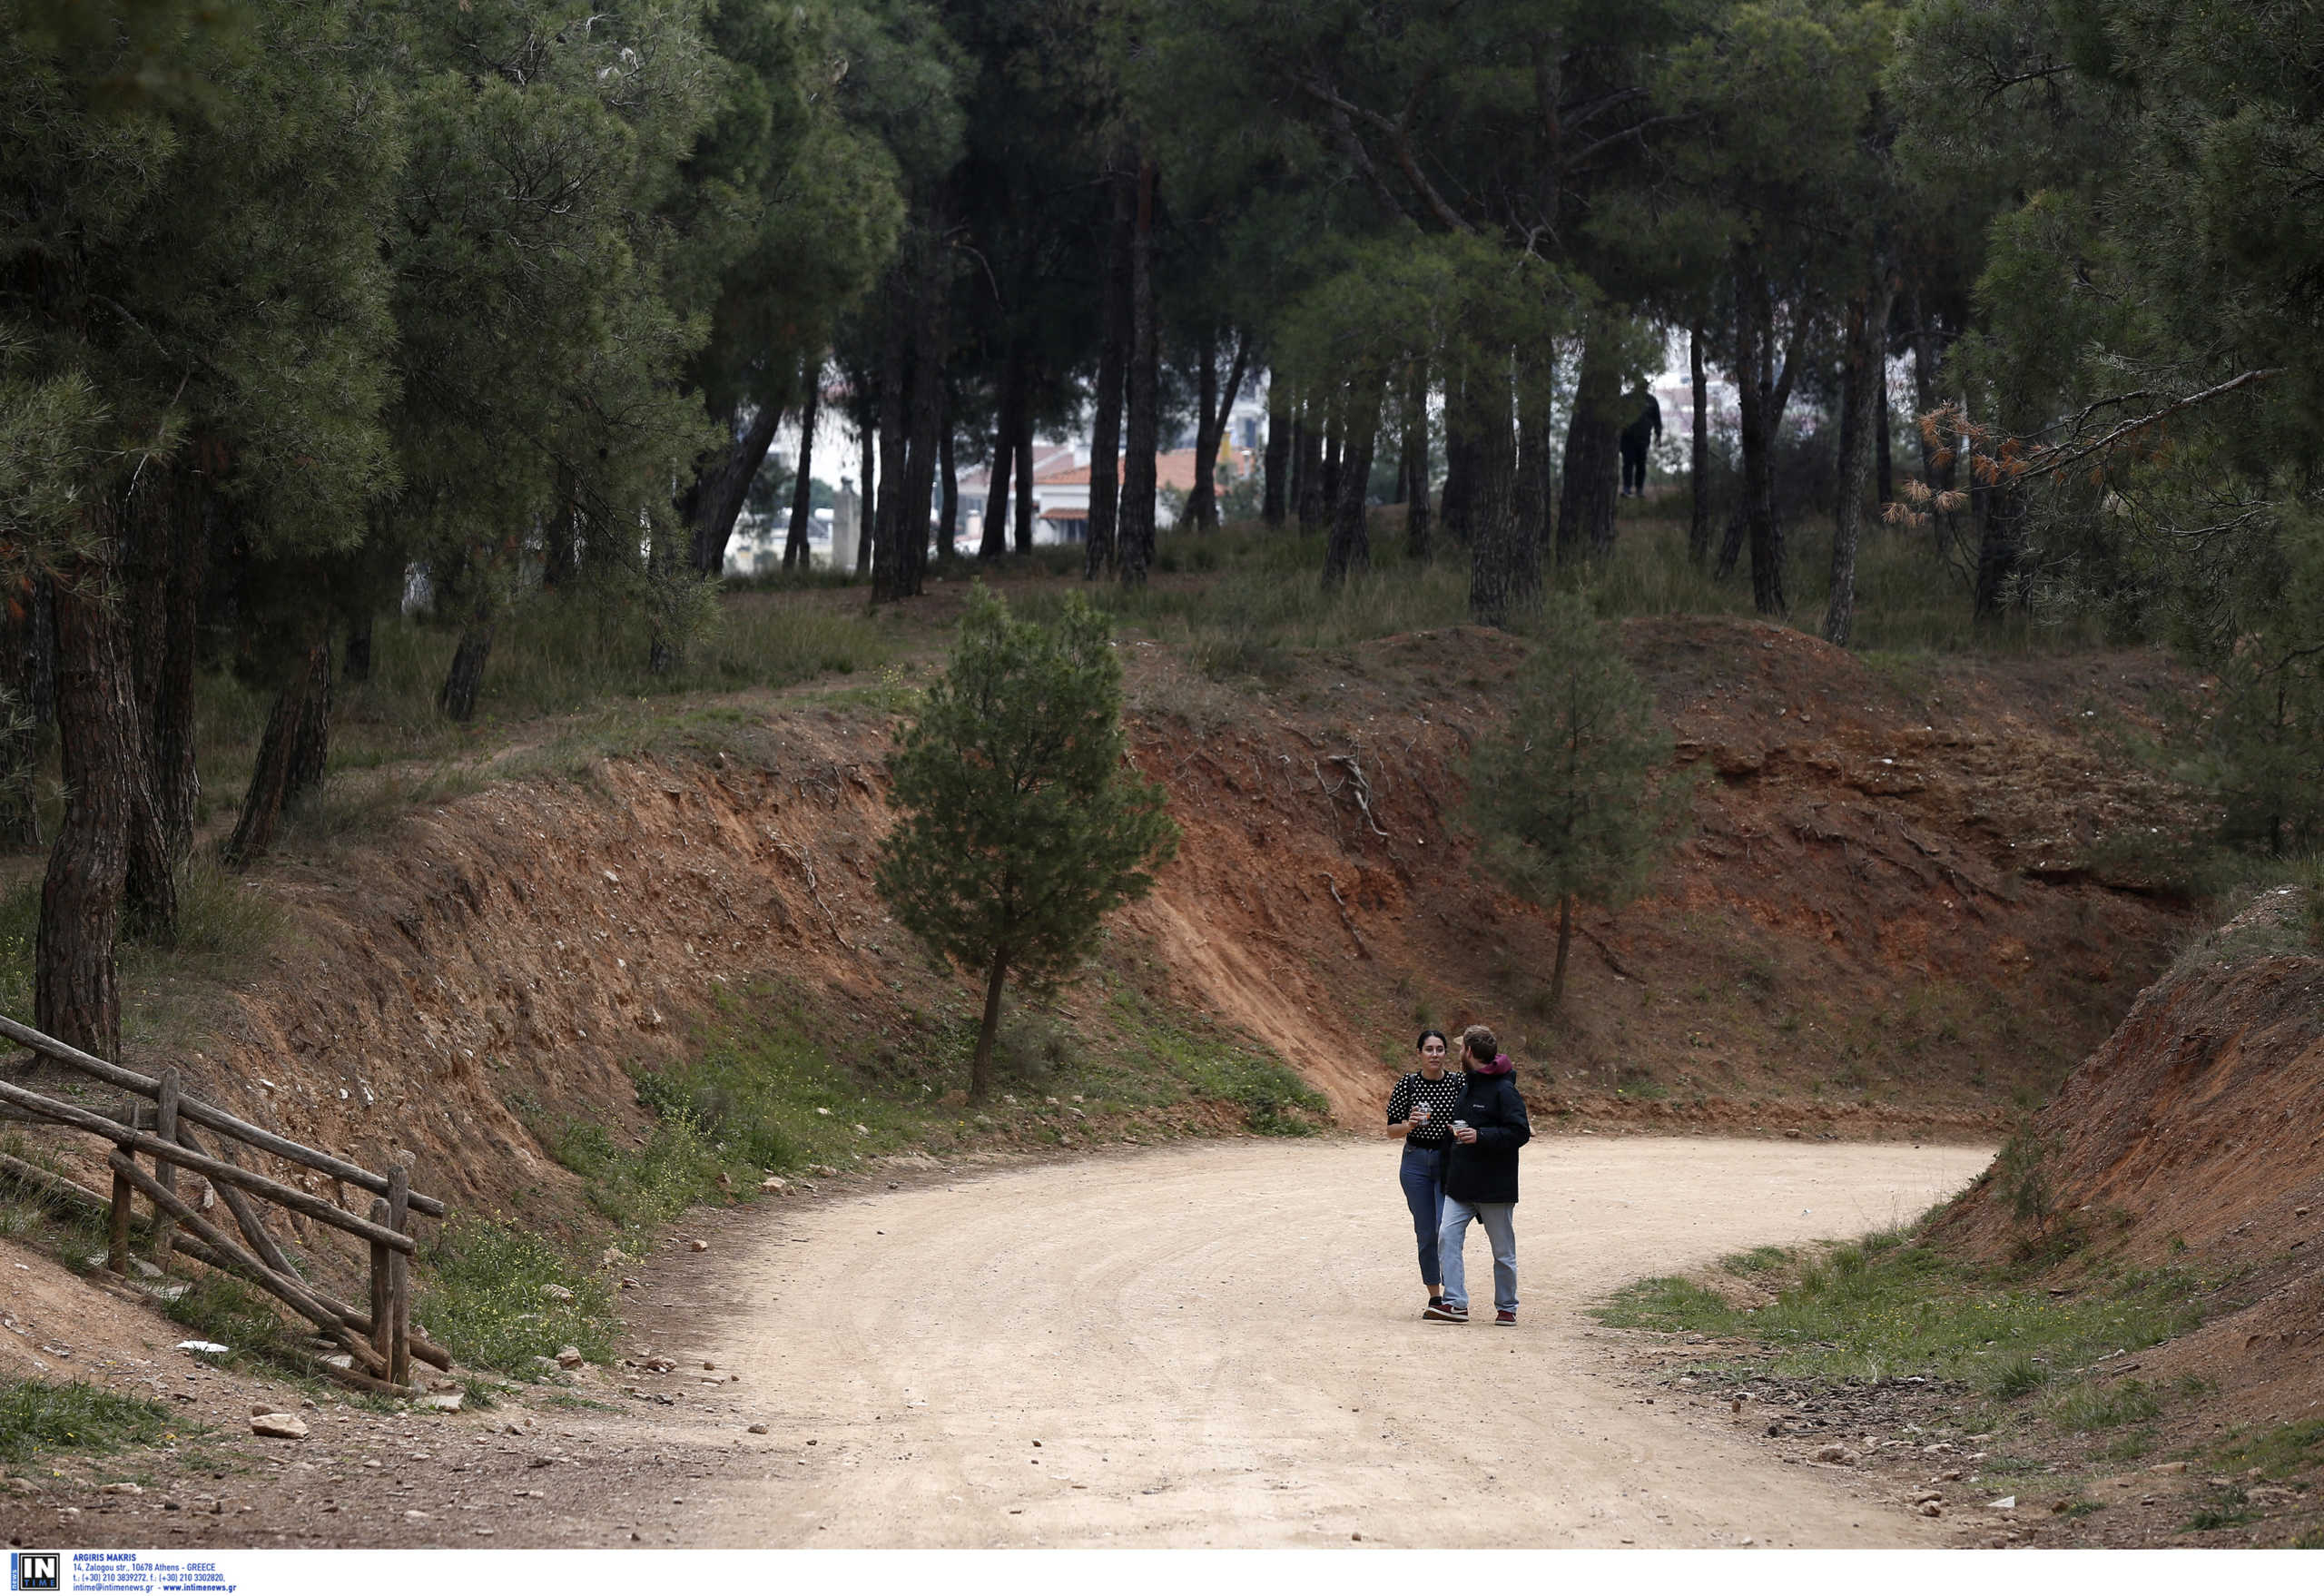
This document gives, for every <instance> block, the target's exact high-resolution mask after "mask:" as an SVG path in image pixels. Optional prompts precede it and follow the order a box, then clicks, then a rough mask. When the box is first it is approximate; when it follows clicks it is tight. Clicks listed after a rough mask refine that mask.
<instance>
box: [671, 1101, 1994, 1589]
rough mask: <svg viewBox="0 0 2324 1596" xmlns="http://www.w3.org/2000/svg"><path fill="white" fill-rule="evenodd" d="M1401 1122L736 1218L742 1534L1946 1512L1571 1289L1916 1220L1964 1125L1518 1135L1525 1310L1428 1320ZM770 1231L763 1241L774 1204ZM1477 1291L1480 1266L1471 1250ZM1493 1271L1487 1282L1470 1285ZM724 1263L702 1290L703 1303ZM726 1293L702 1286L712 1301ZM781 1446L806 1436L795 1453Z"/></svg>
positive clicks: (1489, 1537)
mask: <svg viewBox="0 0 2324 1596" xmlns="http://www.w3.org/2000/svg"><path fill="white" fill-rule="evenodd" d="M1395 1157H1396V1153H1395V1149H1394V1148H1393V1147H1391V1146H1388V1145H1385V1144H1381V1145H1369V1146H1367V1145H1364V1144H1361V1143H1353V1142H1334V1143H1324V1144H1312V1143H1311V1144H1300V1143H1236V1144H1224V1145H1222V1144H1208V1145H1204V1146H1198V1147H1190V1148H1171V1149H1167V1150H1158V1151H1155V1152H1150V1153H1146V1154H1142V1155H1135V1156H1131V1157H1128V1158H1118V1159H1101V1160H1096V1161H1090V1162H1081V1163H1071V1164H1056V1165H1050V1166H1046V1167H1038V1168H1031V1169H1024V1170H1019V1171H1014V1172H1010V1173H1006V1174H1000V1175H995V1176H992V1177H984V1178H979V1179H972V1180H971V1179H962V1180H960V1181H958V1182H956V1183H954V1184H952V1185H950V1186H949V1187H947V1186H943V1185H937V1186H934V1187H924V1188H921V1189H919V1190H911V1191H891V1192H883V1193H875V1194H872V1195H869V1196H866V1197H862V1198H858V1199H853V1200H847V1201H842V1202H840V1203H835V1204H832V1205H830V1206H827V1207H815V1208H810V1209H794V1210H793V1211H791V1212H790V1213H788V1214H783V1215H778V1216H773V1217H770V1220H769V1221H768V1222H767V1223H766V1225H765V1226H763V1227H757V1226H752V1227H736V1230H737V1233H736V1234H734V1235H733V1236H731V1238H730V1239H729V1240H728V1241H726V1242H724V1244H722V1246H723V1247H731V1246H745V1245H747V1246H750V1247H751V1249H752V1250H751V1251H749V1252H748V1253H746V1254H745V1256H743V1258H742V1259H741V1260H740V1261H739V1262H737V1261H735V1260H734V1259H733V1258H731V1257H729V1258H726V1259H724V1260H722V1266H721V1268H720V1270H719V1276H720V1280H719V1284H718V1286H717V1287H715V1288H714V1289H715V1292H716V1295H717V1296H727V1295H728V1294H729V1293H730V1292H731V1293H732V1294H733V1295H734V1300H735V1301H736V1302H737V1304H738V1306H737V1308H736V1309H735V1310H734V1311H733V1312H732V1313H729V1314H719V1313H715V1312H712V1313H708V1314H704V1315H701V1316H700V1317H699V1318H697V1319H696V1320H695V1321H694V1324H693V1325H690V1326H689V1328H690V1330H691V1331H692V1333H693V1334H694V1335H701V1336H704V1337H715V1338H716V1340H715V1342H714V1343H713V1342H708V1341H705V1345H719V1346H720V1347H721V1348H722V1350H723V1351H724V1355H725V1361H726V1363H727V1364H729V1366H732V1367H734V1368H735V1369H736V1371H737V1372H738V1373H739V1374H741V1376H742V1381H743V1384H742V1385H741V1387H740V1388H739V1390H738V1391H737V1393H736V1394H738V1395H741V1396H743V1398H744V1399H745V1400H746V1401H747V1402H748V1403H750V1404H752V1405H753V1406H754V1407H755V1408H756V1410H757V1411H758V1412H759V1413H760V1414H762V1415H763V1417H764V1418H765V1419H767V1420H769V1421H771V1422H772V1427H773V1432H774V1433H775V1434H776V1435H777V1436H783V1435H785V1434H791V1435H796V1436H803V1437H812V1438H813V1439H814V1441H815V1442H816V1445H815V1446H814V1447H813V1448H812V1450H809V1449H805V1448H799V1455H797V1456H795V1457H793V1459H792V1460H791V1463H792V1466H791V1467H789V1468H785V1467H783V1459H782V1458H780V1457H774V1458H769V1459H767V1460H766V1461H767V1462H768V1463H772V1464H773V1465H774V1466H773V1467H770V1468H767V1469H765V1470H763V1471H760V1470H741V1471H736V1473H734V1475H732V1476H730V1477H729V1479H728V1481H727V1484H728V1487H729V1488H728V1490H727V1491H726V1492H725V1493H723V1500H719V1501H717V1502H714V1503H701V1502H700V1499H699V1498H697V1499H696V1500H697V1503H699V1511H700V1516H699V1517H694V1514H692V1513H690V1514H689V1515H688V1516H689V1517H690V1518H692V1519H693V1522H691V1523H689V1524H688V1525H687V1526H686V1527H685V1529H684V1532H683V1534H684V1539H685V1540H687V1541H690V1542H695V1543H697V1544H700V1543H707V1544H712V1545H726V1546H751V1545H759V1546H938V1547H976V1546H1024V1545H1045V1546H1062V1545H1078V1546H1093V1545H1094V1546H1198V1545H1219V1546H1320V1545H1332V1544H1345V1543H1346V1542H1348V1541H1349V1539H1350V1537H1351V1536H1354V1535H1358V1534H1360V1535H1362V1537H1363V1538H1364V1541H1365V1542H1380V1543H1384V1544H1387V1545H1391V1546H1398V1545H1452V1546H1551V1547H1556V1546H1611V1545H1617V1544H1626V1543H1631V1542H1635V1543H1636V1544H1638V1545H1641V1546H1725V1545H1734V1544H1738V1543H1739V1542H1741V1541H1742V1540H1743V1539H1744V1538H1745V1537H1746V1536H1748V1537H1750V1538H1752V1539H1753V1540H1754V1541H1756V1542H1758V1544H1761V1545H1769V1544H1773V1545H1799V1546H1899V1545H1928V1544H1935V1543H1936V1542H1937V1539H1938V1534H1937V1532H1936V1530H1935V1526H1933V1525H1927V1524H1925V1522H1924V1521H1921V1520H1918V1519H1913V1518H1908V1517H1906V1516H1905V1514H1904V1513H1903V1512H1902V1511H1901V1510H1899V1509H1897V1508H1895V1507H1892V1506H1886V1505H1880V1504H1876V1503H1874V1502H1869V1501H1864V1500H1859V1499H1857V1498H1856V1497H1854V1496H1852V1495H1851V1494H1850V1483H1849V1481H1848V1479H1847V1478H1846V1477H1845V1476H1841V1475H1838V1474H1837V1473H1826V1472H1823V1471H1812V1472H1811V1471H1807V1470H1801V1469H1797V1468H1787V1467H1783V1466H1780V1465H1773V1464H1770V1463H1768V1461H1767V1459H1766V1458H1765V1457H1764V1455H1762V1454H1759V1453H1754V1452H1752V1451H1750V1450H1748V1449H1747V1448H1746V1447H1745V1446H1744V1445H1743V1444H1741V1443H1740V1442H1739V1441H1729V1440H1728V1438H1727V1437H1725V1436H1723V1435H1721V1434H1718V1433H1716V1432H1712V1431H1706V1430H1705V1429H1703V1428H1702V1427H1700V1426H1699V1425H1691V1424H1687V1423H1685V1422H1683V1421H1681V1420H1680V1418H1679V1416H1678V1415H1677V1414H1675V1413H1672V1412H1670V1411H1669V1410H1668V1409H1657V1408H1653V1407H1649V1406H1646V1405H1644V1404H1642V1403H1641V1402H1640V1399H1639V1398H1638V1397H1637V1396H1636V1395H1635V1394H1631V1393H1630V1392H1629V1391H1627V1390H1626V1389H1625V1388H1624V1387H1623V1386H1622V1385H1621V1384H1619V1383H1618V1382H1616V1381H1613V1380H1610V1379H1601V1378H1598V1377H1595V1376H1596V1374H1597V1371H1598V1370H1599V1369H1600V1366H1601V1365H1602V1364H1604V1363H1605V1361H1607V1360H1609V1359H1611V1358H1612V1357H1613V1356H1614V1355H1615V1354H1614V1352H1613V1350H1612V1349H1611V1347H1610V1346H1609V1345H1604V1344H1602V1343H1600V1340H1599V1339H1598V1333H1597V1332H1596V1331H1595V1330H1594V1329H1593V1327H1592V1326H1591V1325H1590V1321H1589V1320H1588V1319H1587V1318H1586V1317H1585V1316H1584V1315H1582V1314H1581V1305H1583V1304H1585V1303H1587V1302H1588V1301H1590V1300H1591V1299H1592V1298H1594V1297H1597V1296H1600V1294H1602V1293H1604V1292H1605V1291H1607V1290H1609V1289H1610V1288H1612V1287H1615V1286H1620V1285H1621V1284H1622V1283H1624V1282H1625V1281H1627V1280H1630V1279H1632V1278H1635V1277H1637V1276H1640V1275H1646V1274H1653V1273H1660V1272H1666V1271H1670V1270H1675V1269H1680V1268H1684V1267H1687V1266H1691V1265H1694V1264H1698V1263H1700V1262H1702V1261H1705V1260H1707V1259H1709V1258H1712V1257H1716V1256H1720V1255H1722V1254H1724V1253H1727V1252H1729V1251H1733V1250H1735V1249H1737V1248H1739V1247H1743V1246H1755V1245H1758V1244H1761V1243H1770V1242H1772V1243H1788V1242H1797V1241H1801V1240H1806V1239H1810V1238H1814V1237H1817V1236H1850V1235H1855V1234H1858V1233H1861V1232H1863V1231H1865V1230H1867V1229H1871V1228H1875V1227H1880V1226H1884V1225H1887V1224H1891V1223H1895V1222H1899V1221H1903V1220H1905V1219H1909V1218H1910V1217H1913V1216H1915V1215H1916V1214H1918V1213H1919V1212H1920V1211H1921V1210H1922V1209H1924V1208H1925V1207H1927V1206H1928V1205H1929V1204H1930V1203H1931V1202H1932V1201H1934V1200H1935V1199H1937V1198H1939V1197H1943V1196H1945V1195H1946V1194H1948V1193H1950V1192H1951V1191H1953V1190H1955V1189H1956V1188H1957V1187H1960V1186H1961V1185H1962V1184H1963V1183H1964V1182H1965V1181H1966V1180H1967V1179H1968V1178H1969V1177H1971V1176H1972V1175H1974V1173H1975V1172H1976V1171H1977V1170H1978V1169H1979V1168H1981V1167H1983V1166H1984V1164H1985V1162H1986V1161H1987V1158H1988V1157H1989V1155H1988V1154H1987V1153H1986V1152H1984V1151H1981V1150H1977V1149H1973V1148H1937V1147H1929V1148H1909V1147H1905V1146H1900V1145H1895V1144H1887V1145H1880V1144H1861V1143H1856V1144H1837V1143H1794V1142H1756V1141H1710V1140H1700V1139H1693V1138H1689V1139H1684V1140H1649V1139H1631V1138H1619V1139H1618V1138H1560V1139H1555V1140H1550V1139H1544V1140H1542V1141H1539V1142H1536V1143H1535V1144H1534V1145H1533V1147H1532V1148H1531V1149H1530V1150H1529V1151H1528V1153H1527V1154H1526V1158H1525V1169H1524V1183H1525V1185H1524V1189H1525V1191H1526V1193H1527V1194H1528V1195H1527V1197H1526V1199H1525V1201H1524V1202H1522V1203H1521V1205H1520V1206H1519V1208H1518V1211H1517V1213H1518V1253H1519V1269H1520V1286H1521V1295H1522V1297H1523V1302H1524V1308H1523V1313H1522V1318H1523V1321H1524V1323H1523V1324H1522V1325H1521V1327H1520V1328H1518V1329H1516V1330H1514V1331H1511V1330H1504V1329H1500V1328H1497V1327H1495V1326H1493V1325H1491V1324H1490V1323H1489V1322H1472V1323H1471V1324H1469V1325H1428V1324H1423V1323H1422V1322H1421V1321H1420V1320H1419V1318H1418V1316H1417V1310H1418V1308H1419V1306H1420V1294H1419V1293H1418V1291H1417V1289H1416V1286H1415V1279H1416V1272H1415V1271H1414V1269H1413V1262H1412V1239H1411V1231H1410V1227H1409V1224H1408V1221H1407V1220H1406V1218H1405V1216H1404V1211H1403V1205H1402V1202H1401V1200H1400V1199H1399V1197H1398V1196H1397V1192H1396V1188H1395V1184H1394V1161H1395ZM752 1230H755V1231H757V1233H758V1234H757V1239H756V1240H755V1241H753V1242H747V1243H746V1241H745V1236H747V1235H748V1234H749V1232H750V1231H752ZM1470 1259H1471V1266H1470V1279H1471V1288H1472V1292H1476V1293H1477V1294H1478V1296H1479V1297H1480V1298H1481V1299H1482V1300H1484V1301H1487V1302H1489V1301H1490V1296H1491V1293H1490V1287H1489V1279H1490V1261H1489V1259H1488V1258H1487V1257H1486V1256H1485V1253H1484V1248H1483V1245H1482V1237H1480V1236H1472V1239H1471V1246H1470ZM1481 1284H1484V1285H1485V1289H1483V1290H1482V1291H1480V1290H1479V1286H1480V1285H1481ZM709 1286H710V1282H709V1281H708V1280H707V1279H703V1280H702V1281H701V1285H700V1286H698V1287H697V1290H698V1291H700V1292H701V1295H700V1296H696V1298H695V1301H696V1302H697V1303H702V1302H703V1299H704V1297H706V1296H710V1295H711V1292H710V1290H708V1289H704V1288H708V1287H709ZM705 1305H706V1304H705ZM739 1305H749V1306H748V1307H747V1309H745V1308H743V1307H741V1306H739ZM798 1444H799V1443H797V1442H796V1441H793V1442H790V1443H788V1444H787V1445H786V1446H785V1447H784V1450H790V1449H792V1448H796V1447H798Z"/></svg>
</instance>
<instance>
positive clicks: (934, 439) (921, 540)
mask: <svg viewBox="0 0 2324 1596" xmlns="http://www.w3.org/2000/svg"><path fill="white" fill-rule="evenodd" d="M945 216H946V212H945V211H944V209H943V208H942V205H941V204H940V203H939V205H938V206H936V207H935V208H934V209H933V210H932V212H931V217H930V221H929V223H928V226H927V228H926V229H925V230H924V232H923V233H922V235H921V240H920V250H919V255H918V260H917V262H916V264H917V270H916V271H914V273H913V292H912V361H911V448H909V449H908V450H907V451H906V453H905V456H904V490H903V496H902V497H903V503H902V504H901V505H900V506H899V507H898V508H897V511H896V522H895V525H896V531H897V535H898V537H901V539H902V542H901V547H899V548H898V549H897V551H896V552H897V560H896V568H897V569H898V570H899V571H901V573H902V574H903V580H902V584H901V590H900V591H899V593H898V595H897V596H899V597H902V598H916V597H918V596H920V595H921V593H923V592H925V591H926V590H927V586H928V545H929V540H930V533H931V527H929V524H928V517H929V507H930V506H931V504H933V503H934V502H935V499H936V476H937V465H938V456H939V455H940V453H941V452H942V450H943V446H944V438H945V436H946V433H947V428H946V426H945V421H944V349H945V344H946V342H947V341H948V340H949V339H950V336H951V305H952V295H951V284H950V281H949V280H948V274H949V272H950V266H951V259H952V257H951V254H950V251H949V250H948V249H947V248H946V247H945V244H944V241H943V240H944V233H945V230H946V222H945Z"/></svg>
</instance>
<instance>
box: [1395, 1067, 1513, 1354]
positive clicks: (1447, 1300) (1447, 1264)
mask: <svg viewBox="0 0 2324 1596" xmlns="http://www.w3.org/2000/svg"><path fill="white" fill-rule="evenodd" d="M1461 1051H1462V1064H1463V1065H1465V1066H1466V1070H1467V1072H1466V1073H1465V1074H1464V1075H1462V1078H1461V1096H1460V1098H1459V1099H1458V1100H1457V1101H1455V1102H1454V1103H1453V1105H1452V1146H1451V1147H1450V1148H1447V1149H1446V1150H1445V1159H1444V1221H1443V1224H1442V1225H1441V1226H1439V1227H1438V1228H1437V1236H1436V1261H1437V1265H1438V1266H1439V1267H1440V1268H1442V1269H1443V1271H1444V1300H1443V1302H1442V1303H1441V1304H1439V1305H1436V1306H1435V1307H1432V1308H1429V1309H1427V1310H1425V1311H1424V1312H1423V1313H1422V1315H1421V1317H1422V1318H1423V1319H1435V1320H1438V1321H1440V1322H1442V1323H1444V1324H1450V1325H1465V1324H1467V1323H1468V1322H1469V1281H1468V1273H1467V1271H1466V1269H1464V1268H1463V1267H1462V1261H1461V1246H1462V1243H1463V1242H1465V1241H1466V1240H1467V1239H1468V1236H1469V1221H1470V1220H1472V1219H1474V1220H1476V1221H1477V1222H1478V1223H1479V1224H1481V1225H1482V1226H1483V1227H1484V1232H1485V1236H1486V1238H1487V1239H1488V1240H1490V1241H1491V1242H1492V1305H1493V1316H1492V1322H1493V1323H1494V1324H1496V1325H1512V1326H1513V1325H1515V1324H1516V1323H1517V1224H1516V1209H1517V1149H1518V1148H1521V1147H1523V1146H1524V1145H1525V1144H1526V1143H1527V1142H1529V1141H1531V1140H1532V1139H1533V1125H1532V1121H1531V1120H1530V1119H1528V1118H1526V1115H1525V1099H1524V1098H1521V1097H1519V1096H1518V1095H1517V1083H1516V1079H1515V1076H1516V1067H1515V1066H1514V1065H1512V1063H1511V1062H1510V1061H1509V1055H1508V1054H1506V1053H1504V1052H1502V1051H1500V1044H1499V1043H1498V1042H1496V1041H1495V1040H1494V1039H1493V1034H1492V1032H1491V1031H1490V1030H1486V1029H1485V1028H1484V1027H1483V1026H1482V1025H1472V1026H1471V1027H1469V1029H1468V1030H1464V1031H1462V1033H1461Z"/></svg>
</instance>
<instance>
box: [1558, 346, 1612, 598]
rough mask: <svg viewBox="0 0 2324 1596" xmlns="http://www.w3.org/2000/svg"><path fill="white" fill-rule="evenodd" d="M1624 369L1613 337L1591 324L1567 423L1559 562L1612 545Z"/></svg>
mask: <svg viewBox="0 0 2324 1596" xmlns="http://www.w3.org/2000/svg"><path fill="white" fill-rule="evenodd" d="M1621 382H1622V373H1621V369H1620V366H1618V365H1617V364H1616V363H1615V360H1614V340H1613V339H1612V337H1611V336H1610V334H1609V333H1608V332H1607V331H1604V330H1597V329H1593V330H1591V331H1590V334H1589V336H1588V337H1587V338H1585V339H1584V340H1583V341H1582V346H1581V371H1580V373H1579V374H1578V376H1577V377H1576V379H1575V383H1574V393H1573V415H1572V418H1571V419H1570V420H1569V421H1568V422H1567V424H1566V434H1565V478H1564V480H1563V481H1562V482H1561V484H1560V486H1559V490H1558V563H1559V564H1561V565H1564V564H1568V563H1570V562H1571V561H1573V560H1575V559H1578V558H1579V557H1581V555H1582V554H1583V553H1584V551H1587V552H1588V554H1589V555H1590V557H1591V558H1593V559H1598V558H1603V557H1605V555H1606V554H1607V552H1608V551H1609V550H1610V549H1611V548H1612V547H1614V500H1615V498H1616V496H1617V495H1618V494H1619V493H1620V491H1621V486H1622V443H1621V433H1622V419H1623V418H1622V414H1621V405H1622V389H1621Z"/></svg>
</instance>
